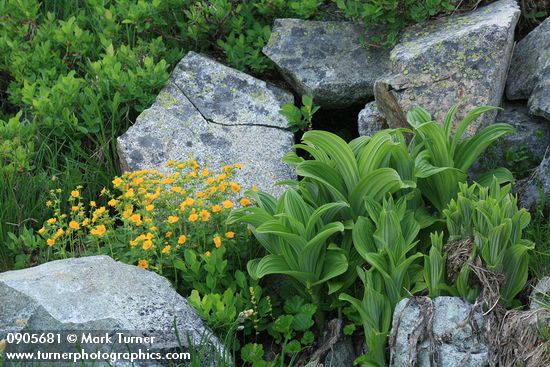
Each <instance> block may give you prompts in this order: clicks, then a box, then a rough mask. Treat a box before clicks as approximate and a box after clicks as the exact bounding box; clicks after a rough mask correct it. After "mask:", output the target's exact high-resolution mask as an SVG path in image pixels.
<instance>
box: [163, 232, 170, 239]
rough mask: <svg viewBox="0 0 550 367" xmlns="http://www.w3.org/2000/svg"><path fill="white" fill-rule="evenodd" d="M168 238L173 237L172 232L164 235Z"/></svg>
mask: <svg viewBox="0 0 550 367" xmlns="http://www.w3.org/2000/svg"><path fill="white" fill-rule="evenodd" d="M164 236H165V237H166V238H170V237H172V232H171V231H168V232H166V234H165V235H164Z"/></svg>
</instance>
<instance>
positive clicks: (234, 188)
mask: <svg viewBox="0 0 550 367" xmlns="http://www.w3.org/2000/svg"><path fill="white" fill-rule="evenodd" d="M240 190H241V187H240V186H239V185H238V184H237V183H236V182H233V181H231V191H232V192H233V193H234V194H236V193H237V192H239V191H240Z"/></svg>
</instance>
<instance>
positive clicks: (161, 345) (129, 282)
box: [0, 256, 224, 366]
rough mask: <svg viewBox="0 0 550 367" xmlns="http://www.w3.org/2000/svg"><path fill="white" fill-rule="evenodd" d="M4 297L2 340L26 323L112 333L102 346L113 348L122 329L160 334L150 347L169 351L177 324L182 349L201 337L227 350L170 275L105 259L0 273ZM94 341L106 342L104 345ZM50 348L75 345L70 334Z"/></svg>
mask: <svg viewBox="0 0 550 367" xmlns="http://www.w3.org/2000/svg"><path fill="white" fill-rule="evenodd" d="M0 299H1V300H2V302H0V340H1V339H2V338H5V337H6V333H8V332H16V331H20V330H22V329H23V328H24V327H25V328H27V329H30V330H32V331H35V332H38V331H50V332H66V333H68V332H70V331H72V332H74V333H75V334H77V335H78V336H79V339H78V340H81V339H80V335H81V334H82V333H86V332H90V333H92V335H93V336H97V335H105V333H109V334H110V335H114V337H113V344H110V343H107V344H106V345H105V347H113V346H114V345H115V344H116V340H117V337H116V332H117V331H121V332H124V334H125V335H128V332H130V331H131V332H134V333H136V334H134V335H141V336H145V335H151V336H155V339H154V340H153V342H152V343H151V344H147V345H146V347H147V348H149V349H150V351H159V352H166V351H170V350H173V349H174V348H178V346H179V345H180V344H179V343H178V342H177V338H176V334H175V330H174V322H175V325H176V327H177V329H178V332H179V336H180V340H181V346H182V347H184V348H188V347H189V344H188V340H189V341H190V342H191V343H192V346H195V347H196V346H199V345H201V340H203V343H204V342H207V344H206V345H208V344H210V346H211V347H212V348H215V350H218V351H219V352H222V353H223V352H224V348H223V345H222V344H221V342H220V341H219V340H218V338H217V337H216V336H214V335H213V334H212V332H211V331H210V330H209V329H208V327H207V326H205V324H204V323H203V321H202V320H201V319H200V317H199V316H198V315H197V313H196V312H195V311H194V310H193V308H192V307H191V306H189V304H188V303H187V301H186V300H185V299H184V298H182V297H181V296H180V295H179V294H177V293H176V291H175V290H174V289H173V288H172V286H171V284H170V282H169V281H168V280H167V279H166V278H164V277H162V276H160V275H157V274H155V273H153V272H150V271H147V270H143V269H140V268H138V267H136V266H131V265H126V264H123V263H120V262H116V261H114V260H113V259H111V258H110V257H108V256H91V257H85V258H77V259H67V260H58V261H52V262H49V263H46V264H43V265H40V266H37V267H34V268H28V269H24V270H17V271H8V272H5V273H2V274H0ZM174 320H175V321H174ZM82 344H84V343H82ZM203 345H204V344H203ZM94 346H95V347H101V343H99V344H95V345H94ZM118 346H119V347H120V345H118ZM135 346H136V345H133V344H132V345H131V347H135ZM31 347H32V346H31ZM52 347H55V349H54V350H53V351H57V352H59V351H67V350H71V351H74V350H75V349H74V345H71V344H68V343H66V342H65V339H63V341H62V344H61V345H53V346H52ZM122 347H124V346H122ZM115 348H116V346H115ZM91 349H92V348H91V347H90V349H88V350H91ZM103 350H104V349H103ZM107 350H109V349H107ZM143 351H145V349H143ZM213 351H214V349H213V350H212V352H213ZM211 357H212V356H211ZM121 362H122V361H121ZM210 363H214V364H215V361H214V360H213V359H212V360H211V361H210ZM96 365H97V364H96ZM115 365H116V364H115ZM153 365H155V366H156V365H159V364H153Z"/></svg>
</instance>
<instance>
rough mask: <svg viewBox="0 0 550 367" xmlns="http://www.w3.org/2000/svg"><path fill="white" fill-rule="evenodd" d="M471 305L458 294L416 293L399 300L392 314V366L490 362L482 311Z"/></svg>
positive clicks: (478, 366)
mask: <svg viewBox="0 0 550 367" xmlns="http://www.w3.org/2000/svg"><path fill="white" fill-rule="evenodd" d="M472 307H473V306H472V305H471V304H469V303H468V302H466V301H464V300H462V299H461V298H458V297H437V298H435V299H433V300H431V299H429V298H428V297H415V298H410V299H404V300H402V301H401V302H399V303H398V304H397V306H396V307H395V312H394V314H393V322H392V331H391V337H390V340H391V341H392V342H393V343H390V344H391V345H390V352H391V356H390V366H392V367H406V366H411V365H416V366H419V367H428V366H445V367H458V366H461V367H469V366H471V367H483V366H487V365H488V361H489V349H488V347H487V345H486V344H485V341H484V340H483V335H482V330H483V325H484V319H483V315H482V314H481V313H480V312H478V311H475V312H472ZM431 348H433V363H430V350H431ZM412 360H416V361H417V364H412V363H411V361H412Z"/></svg>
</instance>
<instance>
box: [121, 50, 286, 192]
mask: <svg viewBox="0 0 550 367" xmlns="http://www.w3.org/2000/svg"><path fill="white" fill-rule="evenodd" d="M292 101H293V97H292V95H291V94H290V93H288V92H286V91H283V90H282V89H279V88H275V87H271V86H269V85H267V84H266V83H265V82H263V81H261V80H258V79H256V78H253V77H251V76H249V75H247V74H245V73H242V72H240V71H237V70H234V69H231V68H229V67H226V66H224V65H221V64H219V63H217V62H215V61H213V60H211V59H209V58H206V57H203V56H201V55H198V54H196V53H194V52H190V53H188V54H187V56H185V57H184V58H183V59H182V60H181V61H180V63H179V64H178V65H177V66H176V68H175V70H174V71H173V72H172V75H171V78H170V82H169V83H168V85H167V86H166V87H165V88H164V89H163V90H162V91H161V92H160V94H159V95H158V97H157V99H156V101H155V103H154V104H153V106H151V108H149V109H147V110H145V111H143V113H142V114H141V115H140V116H139V117H138V118H137V120H136V123H135V124H134V125H133V126H132V127H130V129H128V131H127V132H126V133H125V134H123V135H122V136H120V137H119V138H118V140H117V143H118V145H117V149H118V153H119V157H120V160H121V165H122V168H123V169H124V170H139V169H145V168H157V169H159V170H162V168H163V166H164V163H165V162H167V161H169V160H177V161H179V160H188V159H189V158H194V159H197V161H199V162H201V163H206V164H209V165H210V166H211V167H212V168H216V167H219V166H222V165H224V164H233V163H239V164H241V165H242V166H243V169H242V170H241V171H240V172H239V174H238V177H237V180H238V181H239V182H240V183H241V184H242V185H243V187H244V188H250V187H251V186H252V185H257V186H258V188H259V189H261V190H263V191H267V192H270V193H272V194H274V195H279V194H280V193H281V192H282V188H281V187H280V186H273V185H274V184H275V183H276V182H278V181H281V180H286V179H289V178H293V171H292V170H291V169H290V167H288V166H287V165H286V164H284V163H282V161H281V158H282V156H283V155H284V154H285V153H287V152H288V151H290V150H291V146H292V144H293V142H294V137H293V135H292V133H290V132H289V131H287V130H286V129H285V128H286V126H287V121H286V120H285V118H284V117H283V116H282V115H281V114H280V113H279V110H280V108H281V107H282V105H283V104H285V103H287V102H292Z"/></svg>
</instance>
